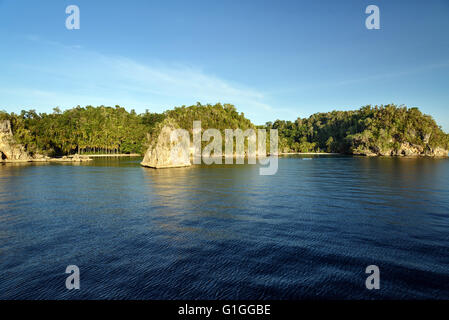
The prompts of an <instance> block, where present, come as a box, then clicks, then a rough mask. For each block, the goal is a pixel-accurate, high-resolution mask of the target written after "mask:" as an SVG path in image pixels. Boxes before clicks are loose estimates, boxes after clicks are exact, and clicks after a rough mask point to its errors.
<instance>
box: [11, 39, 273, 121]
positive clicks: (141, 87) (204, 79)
mask: <svg viewBox="0 0 449 320" xmlns="http://www.w3.org/2000/svg"><path fill="white" fill-rule="evenodd" d="M26 39H27V41H30V42H32V43H34V45H35V47H36V48H35V49H36V50H37V52H36V56H37V57H39V58H40V59H41V61H39V62H38V63H35V62H36V61H34V60H33V61H30V60H27V59H23V60H19V61H20V63H16V64H15V65H14V68H15V71H17V72H18V73H19V74H23V75H24V77H26V75H29V74H34V75H35V76H36V77H37V78H39V79H40V80H39V82H36V83H35V86H33V87H30V86H29V85H27V86H25V85H22V84H20V83H15V85H16V87H15V88H10V89H11V90H10V91H9V93H11V94H12V93H13V92H14V91H16V92H20V93H21V94H26V95H28V96H29V97H30V99H34V98H36V101H46V102H49V103H51V104H52V106H55V105H59V106H63V107H71V106H73V105H77V104H81V105H82V104H94V103H96V102H97V103H99V102H101V103H100V104H105V105H106V104H110V103H112V104H113V105H115V104H122V105H124V106H125V107H133V108H137V109H141V110H143V109H144V108H147V107H149V106H151V107H156V109H158V108H159V110H157V111H162V110H164V109H166V108H169V107H173V106H175V105H182V104H193V103H196V102H197V101H200V102H202V103H215V102H219V101H220V102H223V103H233V104H235V105H237V107H238V108H239V110H244V111H245V113H246V114H254V115H256V114H257V113H260V111H267V110H272V107H271V106H270V105H269V104H267V103H266V102H265V96H264V94H263V93H262V92H260V91H258V90H255V89H252V88H250V87H248V86H245V85H242V84H239V83H234V82H232V81H228V80H225V79H222V78H220V77H219V76H217V75H214V74H212V73H210V72H206V71H204V70H203V69H202V68H201V67H198V66H191V65H186V64H182V63H172V62H160V61H145V62H141V61H137V60H135V59H131V58H129V57H123V56H115V55H109V54H104V53H99V52H95V51H90V50H87V49H85V48H83V47H82V46H78V45H76V46H73V45H71V46H67V45H64V44H60V43H57V42H54V41H48V40H45V39H42V38H41V37H38V36H35V35H28V36H26ZM44 98H45V99H44ZM88 99H91V100H89V101H87V100H88ZM49 107H50V106H49Z"/></svg>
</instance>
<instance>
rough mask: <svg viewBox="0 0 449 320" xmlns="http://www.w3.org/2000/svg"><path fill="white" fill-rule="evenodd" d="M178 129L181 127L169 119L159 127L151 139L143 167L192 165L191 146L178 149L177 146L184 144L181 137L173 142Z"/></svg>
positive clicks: (187, 145)
mask: <svg viewBox="0 0 449 320" xmlns="http://www.w3.org/2000/svg"><path fill="white" fill-rule="evenodd" d="M176 129H179V126H178V125H177V124H176V122H174V121H173V120H171V119H169V118H167V119H165V120H164V121H163V122H161V123H159V124H158V125H157V127H156V128H155V129H154V131H153V134H152V137H151V138H150V140H151V142H150V147H149V148H148V150H147V152H146V153H145V157H144V159H143V161H142V162H141V165H142V166H144V167H150V168H155V169H160V168H175V167H188V166H190V165H191V162H190V155H189V147H190V145H189V144H186V145H182V147H180V148H176V146H180V144H182V138H181V137H178V139H175V140H174V141H171V134H172V132H173V131H174V130H176ZM186 151H187V152H186Z"/></svg>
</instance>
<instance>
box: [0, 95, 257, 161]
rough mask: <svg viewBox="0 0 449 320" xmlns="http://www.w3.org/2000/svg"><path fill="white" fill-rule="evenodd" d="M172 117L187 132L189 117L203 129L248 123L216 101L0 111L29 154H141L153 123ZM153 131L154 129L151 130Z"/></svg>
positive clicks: (231, 108) (144, 149)
mask: <svg viewBox="0 0 449 320" xmlns="http://www.w3.org/2000/svg"><path fill="white" fill-rule="evenodd" d="M166 118H171V119H172V120H174V121H175V122H176V123H178V124H179V126H180V127H182V128H185V129H188V130H190V131H192V124H193V121H194V120H200V121H201V122H202V126H203V128H206V129H207V128H216V129H219V130H224V129H226V128H241V129H242V130H244V129H247V128H249V127H253V124H252V123H251V121H249V120H248V119H246V118H245V117H244V115H243V114H242V113H238V112H237V110H236V108H235V107H234V106H233V105H230V104H225V105H221V104H220V103H218V104H215V105H201V104H200V103H198V104H196V105H193V106H190V107H186V106H182V107H176V108H174V109H173V110H168V111H166V112H164V113H151V112H148V111H147V112H145V113H143V114H137V113H136V112H135V111H134V110H131V112H128V111H126V110H125V109H124V108H122V107H120V106H116V107H114V108H112V107H105V106H100V107H92V106H87V107H85V108H82V107H79V106H78V107H76V108H73V109H69V110H66V111H64V112H61V111H60V110H59V109H58V108H55V109H54V112H53V113H50V114H47V113H37V112H36V111H35V110H29V111H22V112H21V113H20V114H14V113H11V114H9V113H7V112H4V111H3V112H2V111H0V120H3V119H8V120H10V121H11V126H12V129H13V133H14V138H15V139H16V141H17V142H18V143H20V144H22V145H23V146H24V147H25V148H26V150H27V151H28V152H30V153H31V154H35V153H39V154H45V155H50V156H57V155H67V154H74V153H81V154H115V153H140V154H143V153H145V151H146V148H147V147H148V145H149V142H150V141H149V138H150V137H151V136H154V133H153V131H154V128H155V127H156V124H157V123H159V122H161V121H163V120H164V119H166ZM156 136H157V133H156Z"/></svg>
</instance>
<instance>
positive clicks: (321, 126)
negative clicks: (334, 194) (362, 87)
mask: <svg viewBox="0 0 449 320" xmlns="http://www.w3.org/2000/svg"><path fill="white" fill-rule="evenodd" d="M266 128H267V129H271V128H272V129H278V130H279V141H280V146H279V150H280V151H281V152H317V151H318V152H339V153H363V152H366V151H369V152H375V153H378V152H381V151H383V150H397V149H398V148H399V146H400V144H401V143H403V142H409V143H412V144H415V145H419V146H422V147H426V146H427V145H428V146H430V147H431V148H435V147H442V148H444V149H446V150H447V149H449V136H448V135H447V134H445V133H444V132H443V131H442V130H441V128H440V127H439V126H438V125H437V124H436V122H435V121H434V120H433V119H432V117H430V116H428V115H424V114H422V113H421V112H420V111H419V110H418V109H417V108H407V107H403V106H401V107H397V106H395V105H386V106H375V107H371V106H365V107H362V108H361V109H359V110H356V111H332V112H328V113H316V114H313V115H311V116H310V117H309V118H307V119H300V118H298V119H297V120H296V121H295V122H291V121H281V120H276V121H275V122H274V123H271V122H269V123H267V124H266Z"/></svg>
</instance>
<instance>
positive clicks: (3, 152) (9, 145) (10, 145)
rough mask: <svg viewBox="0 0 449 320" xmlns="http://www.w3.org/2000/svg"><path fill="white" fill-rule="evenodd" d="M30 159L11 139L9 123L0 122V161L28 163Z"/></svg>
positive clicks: (20, 146) (23, 149) (12, 138)
mask: <svg viewBox="0 0 449 320" xmlns="http://www.w3.org/2000/svg"><path fill="white" fill-rule="evenodd" d="M30 160H32V157H31V156H30V155H29V154H28V152H26V151H25V148H24V147H23V146H22V145H20V144H18V143H17V142H16V141H15V140H14V137H13V134H12V130H11V122H10V121H9V120H3V121H0V161H30Z"/></svg>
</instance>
